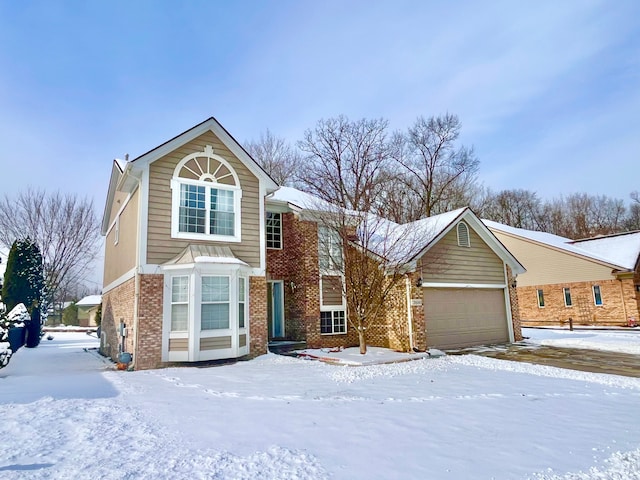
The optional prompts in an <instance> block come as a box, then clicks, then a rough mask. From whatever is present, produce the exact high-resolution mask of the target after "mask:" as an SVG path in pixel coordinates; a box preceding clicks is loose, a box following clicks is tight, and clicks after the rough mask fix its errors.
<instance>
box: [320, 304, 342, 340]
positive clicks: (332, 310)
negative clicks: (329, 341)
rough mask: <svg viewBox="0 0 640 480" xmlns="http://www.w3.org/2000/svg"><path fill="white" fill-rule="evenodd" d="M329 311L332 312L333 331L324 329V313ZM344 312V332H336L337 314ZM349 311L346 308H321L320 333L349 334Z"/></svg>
mask: <svg viewBox="0 0 640 480" xmlns="http://www.w3.org/2000/svg"><path fill="white" fill-rule="evenodd" d="M323 313H325V314H326V313H329V314H331V331H330V332H323V331H322V314H323ZM339 314H342V319H343V320H344V332H336V315H339ZM347 323H348V322H347V311H346V310H344V309H331V310H329V309H327V310H320V335H346V334H347Z"/></svg>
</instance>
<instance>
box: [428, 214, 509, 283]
mask: <svg viewBox="0 0 640 480" xmlns="http://www.w3.org/2000/svg"><path fill="white" fill-rule="evenodd" d="M467 226H468V227H469V242H470V245H471V246H470V247H460V246H458V235H457V230H456V226H454V228H452V229H451V230H450V231H449V232H448V233H447V234H446V235H445V236H444V237H443V238H442V239H441V240H440V241H439V242H438V243H437V244H436V245H434V246H433V247H432V248H431V249H430V250H429V251H428V252H427V253H426V254H425V255H424V256H423V257H422V259H421V261H420V262H419V265H422V273H421V275H422V279H423V281H424V282H425V283H427V282H430V283H477V284H498V285H504V284H505V277H504V263H503V262H502V260H501V259H500V257H498V256H497V255H496V254H495V253H494V252H493V250H491V248H490V247H489V246H488V245H487V244H486V243H485V242H484V241H483V240H482V238H480V236H479V235H478V234H477V233H476V232H475V230H473V228H471V226H470V225H467Z"/></svg>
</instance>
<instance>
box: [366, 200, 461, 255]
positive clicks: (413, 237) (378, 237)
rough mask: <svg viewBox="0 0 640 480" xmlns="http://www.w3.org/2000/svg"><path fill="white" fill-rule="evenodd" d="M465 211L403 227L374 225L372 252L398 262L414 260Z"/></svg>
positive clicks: (455, 211) (430, 218)
mask: <svg viewBox="0 0 640 480" xmlns="http://www.w3.org/2000/svg"><path fill="white" fill-rule="evenodd" d="M465 210H466V207H465V208H458V209H457V210H452V211H450V212H446V213H441V214H439V215H433V216H431V217H429V218H424V219H422V220H417V221H415V222H410V223H405V224H403V225H398V224H396V223H393V222H391V221H388V220H387V221H386V222H387V223H384V222H381V223H380V224H377V225H374V228H375V230H374V233H373V235H372V241H371V242H370V243H371V244H372V245H371V250H372V251H373V252H374V253H376V254H378V255H380V256H383V257H386V258H389V257H392V258H391V259H392V260H396V261H400V260H408V259H412V258H413V257H415V256H416V255H417V254H418V253H420V251H422V250H423V249H424V248H425V247H426V246H427V245H429V243H431V241H433V239H435V238H436V237H437V236H438V235H439V234H440V233H441V232H442V231H443V230H444V229H445V228H447V226H449V225H450V224H451V222H453V221H455V219H456V218H458V217H459V216H460V215H461V214H462V213H463V212H464V211H465Z"/></svg>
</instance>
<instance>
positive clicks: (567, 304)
mask: <svg viewBox="0 0 640 480" xmlns="http://www.w3.org/2000/svg"><path fill="white" fill-rule="evenodd" d="M567 294H569V303H567ZM562 295H563V296H564V306H565V307H573V298H571V288H569V287H564V288H563V289H562Z"/></svg>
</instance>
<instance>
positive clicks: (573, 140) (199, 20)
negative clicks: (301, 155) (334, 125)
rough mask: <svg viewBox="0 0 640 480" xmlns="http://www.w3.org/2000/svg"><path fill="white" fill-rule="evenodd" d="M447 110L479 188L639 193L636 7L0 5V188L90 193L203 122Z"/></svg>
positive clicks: (253, 125)
mask: <svg viewBox="0 0 640 480" xmlns="http://www.w3.org/2000/svg"><path fill="white" fill-rule="evenodd" d="M445 112H450V113H455V114H457V115H458V116H459V117H460V119H461V121H462V124H463V132H462V140H463V142H464V143H465V144H466V145H473V146H474V147H475V149H476V153H477V155H478V157H479V159H480V162H481V167H480V178H481V180H482V181H483V182H484V184H486V185H487V186H489V187H491V188H493V189H496V190H499V189H504V188H526V189H530V190H533V191H536V192H538V194H539V195H540V196H541V197H542V198H551V197H555V196H558V195H560V194H567V193H571V192H576V191H579V192H583V191H584V192H589V193H593V194H606V195H610V196H615V197H618V198H623V199H625V200H626V199H627V198H628V194H629V192H631V191H632V190H637V189H640V173H639V171H640V169H639V168H638V163H639V161H640V2H637V1H635V0H628V1H625V0H617V1H614V2H612V1H589V0H580V1H561V2H558V1H519V2H514V1H504V2H499V1H487V2H475V1H468V2H466V1H459V2H446V1H424V0H423V1H402V0H395V1H380V2H373V1H371V0H369V1H356V0H354V1H345V0H343V1H332V0H329V1H322V2H318V1H305V0H299V1H290V0H279V1H242V0H240V1H234V2H223V1H184V2H175V1H162V0H156V1H140V0H136V1H118V0H111V1H108V2H107V1H69V2H62V1H51V0H49V1H28V0H24V1H11V0H0V176H1V178H2V181H1V182H0V185H1V187H0V192H2V193H5V192H7V193H13V192H16V191H19V190H22V189H24V188H26V186H29V185H30V186H36V187H42V188H46V189H51V190H53V189H60V190H63V191H72V192H77V193H78V194H80V195H87V196H89V197H91V198H93V199H94V200H95V203H96V206H97V208H98V210H99V211H100V212H102V209H103V203H104V199H105V196H106V189H107V183H108V180H109V172H110V168H111V161H112V159H113V158H114V157H123V156H124V154H125V153H129V154H130V155H131V156H132V157H135V156H137V155H139V154H141V153H144V152H146V151H147V150H149V149H151V148H153V147H155V146H157V145H158V144H160V143H162V142H164V141H165V140H167V139H169V138H171V137H173V136H174V135H176V134H178V133H180V132H182V131H184V130H186V129H188V128H190V127H191V126H193V125H195V124H197V123H199V122H200V121H202V120H204V119H206V118H208V117H209V116H212V115H213V116H215V117H216V118H217V119H218V120H219V121H220V122H221V123H222V124H223V125H224V126H225V127H226V128H227V129H228V130H229V131H230V132H231V133H232V134H233V135H234V136H235V137H236V138H237V139H238V140H239V141H240V142H243V141H245V140H249V139H253V138H257V137H258V136H259V135H260V133H261V132H263V131H264V130H265V129H266V128H269V129H270V130H271V131H272V132H273V133H274V134H276V135H277V136H281V137H285V138H287V139H289V140H291V141H295V140H298V139H299V138H300V137H301V136H302V132H303V131H304V130H305V129H306V128H310V127H313V126H314V124H315V123H316V122H317V120H319V119H320V118H327V117H332V116H336V115H339V114H345V115H347V116H349V117H351V118H353V119H358V118H363V117H366V118H374V117H384V118H387V119H388V120H389V121H390V124H391V127H392V128H393V129H405V128H406V127H407V126H408V125H409V124H411V123H412V122H413V120H414V119H415V118H416V117H417V116H419V115H424V116H430V115H438V114H441V113H445Z"/></svg>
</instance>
